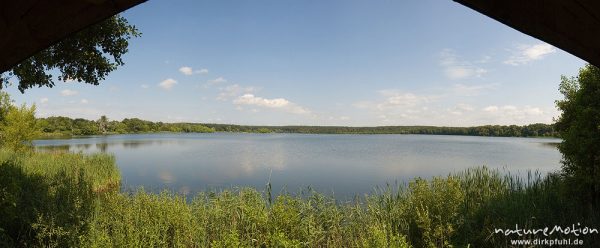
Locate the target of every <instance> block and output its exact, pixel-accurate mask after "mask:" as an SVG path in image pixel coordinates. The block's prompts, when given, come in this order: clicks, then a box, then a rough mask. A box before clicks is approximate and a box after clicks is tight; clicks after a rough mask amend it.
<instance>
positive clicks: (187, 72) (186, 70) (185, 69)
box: [179, 66, 194, 76]
mask: <svg viewBox="0 0 600 248" xmlns="http://www.w3.org/2000/svg"><path fill="white" fill-rule="evenodd" d="M179 72H181V73H183V75H187V76H190V75H192V74H194V70H193V69H192V67H187V66H184V67H181V68H179Z"/></svg>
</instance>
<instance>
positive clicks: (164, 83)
mask: <svg viewBox="0 0 600 248" xmlns="http://www.w3.org/2000/svg"><path fill="white" fill-rule="evenodd" d="M176 84H177V81H175V79H172V78H167V79H165V80H163V81H162V82H160V83H159V84H158V86H159V87H161V88H163V89H165V90H170V89H171V88H173V86H175V85H176Z"/></svg>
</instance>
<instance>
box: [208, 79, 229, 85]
mask: <svg viewBox="0 0 600 248" xmlns="http://www.w3.org/2000/svg"><path fill="white" fill-rule="evenodd" d="M226 82H227V80H226V79H225V78H223V77H218V78H215V79H213V80H208V83H210V84H220V83H226Z"/></svg>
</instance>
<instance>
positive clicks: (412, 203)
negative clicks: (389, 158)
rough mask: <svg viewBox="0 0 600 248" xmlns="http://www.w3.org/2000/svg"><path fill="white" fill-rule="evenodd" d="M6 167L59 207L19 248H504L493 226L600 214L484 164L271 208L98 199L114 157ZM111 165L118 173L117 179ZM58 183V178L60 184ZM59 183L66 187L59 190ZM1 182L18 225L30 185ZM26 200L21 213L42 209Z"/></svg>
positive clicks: (236, 195)
mask: <svg viewBox="0 0 600 248" xmlns="http://www.w3.org/2000/svg"><path fill="white" fill-rule="evenodd" d="M28 160H34V161H37V160H39V161H44V163H53V164H52V165H48V169H46V170H44V169H39V168H38V167H39V166H45V165H44V163H42V162H39V163H37V162H31V161H29V162H28ZM2 161H4V162H2ZM7 161H9V162H7ZM15 161H16V162H15ZM0 163H2V168H3V169H2V170H3V171H10V170H9V169H7V168H11V170H16V171H20V172H19V173H23V174H24V175H28V176H27V177H29V178H33V176H35V177H34V178H36V180H33V179H32V180H21V181H18V182H17V184H26V183H29V185H34V184H35V183H42V184H47V185H53V186H48V187H40V188H39V190H37V191H32V192H31V194H34V195H36V196H37V195H46V197H42V198H47V199H51V200H44V201H43V202H44V203H46V204H48V205H49V206H50V207H48V209H47V210H45V211H42V212H41V214H39V213H40V212H38V214H37V215H36V216H33V217H28V216H25V217H23V216H21V217H20V218H22V219H26V220H27V221H21V222H19V223H22V224H23V223H25V224H29V227H27V228H23V229H26V230H28V231H29V233H30V234H28V235H22V234H20V233H15V232H12V231H9V230H10V229H8V228H7V227H11V226H9V225H7V223H8V222H0V224H2V225H0V228H1V229H0V239H4V240H5V243H10V244H13V245H15V244H16V245H21V246H56V247H66V246H74V247H467V246H471V247H508V246H510V244H509V243H508V239H510V238H511V237H505V236H504V235H501V234H494V229H495V228H514V226H515V224H518V225H519V226H520V227H526V228H527V227H530V228H542V227H544V226H549V227H553V226H554V225H564V226H570V225H571V224H577V223H578V222H579V223H581V224H582V225H587V226H590V227H595V228H598V226H595V225H597V224H598V213H597V212H594V211H593V210H590V209H586V208H584V207H581V206H579V205H578V204H577V202H575V201H573V200H572V199H573V197H571V196H569V195H566V194H565V193H563V192H564V191H565V189H564V187H565V186H564V183H563V180H562V179H561V178H560V176H558V175H554V174H550V175H548V176H542V175H541V174H539V173H529V174H527V175H526V176H525V177H522V176H516V175H507V174H504V173H501V172H499V171H496V170H490V169H488V168H486V167H480V168H472V169H468V170H465V171H463V172H460V173H455V174H452V175H448V176H445V177H434V178H432V179H429V180H425V179H420V178H416V179H414V180H411V181H410V182H408V183H407V184H401V185H397V186H395V187H392V186H388V187H386V188H378V189H374V191H373V192H372V193H371V194H367V195H364V196H361V197H356V198H355V199H354V200H352V201H347V202H339V201H337V200H336V199H334V198H333V197H330V196H327V195H323V194H320V193H318V192H315V191H312V190H309V191H307V192H304V193H299V194H290V193H283V194H280V195H277V196H274V198H273V199H272V196H271V192H270V190H269V187H268V185H267V187H266V189H265V190H264V191H263V190H260V189H253V188H239V189H230V190H224V191H220V192H204V193H200V194H198V195H196V196H195V197H194V198H193V199H192V200H187V199H186V198H184V196H181V195H177V194H174V193H170V192H166V191H165V192H162V193H160V194H154V193H148V192H145V191H144V190H143V189H140V190H138V191H137V192H133V193H120V192H117V191H116V190H99V189H102V188H103V187H102V185H107V183H106V182H111V180H114V179H115V175H118V174H115V173H117V172H116V169H115V168H116V167H114V160H112V158H110V157H107V156H103V155H94V156H83V155H77V154H33V155H31V157H29V158H14V154H13V155H10V154H8V155H7V153H0ZM72 163H75V164H78V165H72ZM96 164H98V165H99V166H98V168H95V166H94V165H96ZM101 164H104V166H106V167H105V168H103V167H102V165H101ZM109 164H113V167H110V166H109ZM53 168H54V169H53ZM60 168H71V169H66V170H65V169H60ZM73 168H75V169H73ZM110 168H113V170H114V171H112V172H109V171H110V170H111V169H110ZM69 170H70V171H71V172H66V171H69ZM86 170H89V172H86ZM56 171H59V172H58V173H56ZM77 171H79V172H77ZM13 174H18V173H13ZM53 175H60V178H61V180H62V181H60V180H59V179H58V178H56V177H55V176H53ZM0 177H2V174H0ZM101 178H103V179H101ZM2 182H3V181H2ZM59 182H60V183H62V184H63V185H64V186H62V187H59V186H57V185H56V183H59ZM0 185H2V188H0V197H3V198H1V199H2V201H1V204H2V205H0V211H1V213H4V214H5V215H3V216H11V214H16V215H17V216H19V214H18V213H16V210H15V208H11V207H10V206H8V205H6V204H5V203H6V202H11V201H10V199H12V198H10V197H11V196H14V195H15V194H11V192H13V191H15V187H16V188H18V187H24V186H23V185H20V186H14V185H15V184H14V183H13V184H11V183H2V184H0ZM46 191H48V192H46ZM6 192H8V194H7V193H6ZM52 192H55V193H52ZM48 195H49V196H52V197H48ZM7 196H8V198H7ZM9 198H10V199H9ZM6 199H9V200H8V201H7V200H6ZM28 199H29V198H28ZM65 199H66V200H65ZM29 200H30V201H25V202H21V203H19V204H32V205H35V204H36V202H35V201H33V200H31V199H29ZM35 206H37V205H35ZM26 210H27V211H31V208H27V209H26ZM11 211H13V212H11ZM40 216H41V217H40ZM26 217H27V218H26ZM8 224H10V223H8ZM19 235H20V236H19ZM559 237H561V236H553V237H552V238H559ZM597 237H598V235H595V236H594V235H592V236H585V237H582V239H584V240H585V243H584V245H585V246H587V247H594V246H597V245H598V243H597V240H596V239H597ZM512 238H514V237H512ZM6 240H8V241H6ZM0 244H2V243H1V242H0Z"/></svg>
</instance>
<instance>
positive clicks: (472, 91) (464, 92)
mask: <svg viewBox="0 0 600 248" xmlns="http://www.w3.org/2000/svg"><path fill="white" fill-rule="evenodd" d="M496 86H498V84H480V85H465V84H454V85H453V86H452V89H451V91H452V93H454V94H456V95H459V96H477V95H480V94H481V93H482V92H484V91H487V90H493V89H496Z"/></svg>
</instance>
